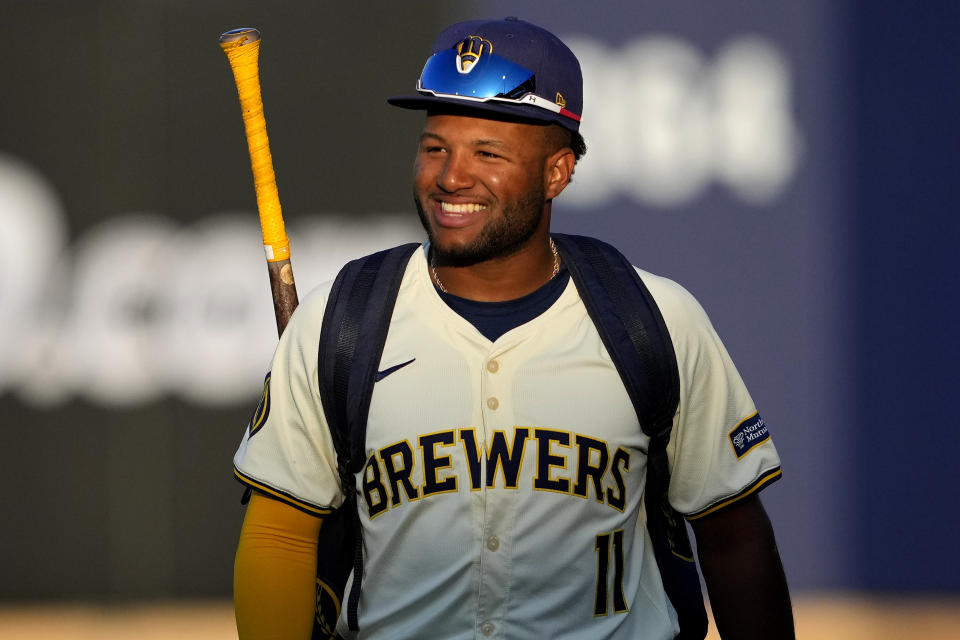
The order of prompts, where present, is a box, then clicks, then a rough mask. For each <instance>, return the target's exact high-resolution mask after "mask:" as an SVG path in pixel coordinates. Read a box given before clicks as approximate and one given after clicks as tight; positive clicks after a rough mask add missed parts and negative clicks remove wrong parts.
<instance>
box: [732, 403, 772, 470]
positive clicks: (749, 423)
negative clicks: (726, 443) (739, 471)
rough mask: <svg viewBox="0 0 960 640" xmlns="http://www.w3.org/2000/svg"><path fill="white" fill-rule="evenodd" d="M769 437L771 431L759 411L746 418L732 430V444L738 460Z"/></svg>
mask: <svg viewBox="0 0 960 640" xmlns="http://www.w3.org/2000/svg"><path fill="white" fill-rule="evenodd" d="M769 439H770V432H769V431H767V424H766V423H765V422H764V421H763V418H761V417H760V414H759V413H755V414H753V415H752V416H750V417H749V418H747V419H745V420H744V421H743V422H741V423H740V424H738V425H737V426H736V428H734V430H733V431H731V432H730V444H732V445H733V452H734V453H735V454H737V459H738V460H739V459H740V458H742V457H743V456H745V455H747V453H749V451H750V450H751V449H753V448H754V447H756V446H757V445H759V444H763V443H764V442H766V441H767V440H769Z"/></svg>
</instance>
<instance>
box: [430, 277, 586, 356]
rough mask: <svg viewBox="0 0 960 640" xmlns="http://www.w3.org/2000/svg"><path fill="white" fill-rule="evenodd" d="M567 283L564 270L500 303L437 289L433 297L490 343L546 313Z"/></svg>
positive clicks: (568, 278) (567, 278)
mask: <svg viewBox="0 0 960 640" xmlns="http://www.w3.org/2000/svg"><path fill="white" fill-rule="evenodd" d="M569 280H570V272H569V271H567V269H566V268H565V267H563V268H561V269H560V272H559V273H557V275H556V276H555V277H553V278H551V279H550V281H549V282H547V283H546V284H545V285H543V286H542V287H540V288H539V289H537V290H536V291H534V292H533V293H530V294H528V295H525V296H523V297H522V298H517V299H516V300H506V301H504V302H478V301H476V300H468V299H467V298H461V297H459V296H455V295H452V294H449V293H444V292H443V291H440V290H439V289H437V293H439V294H440V297H441V298H442V299H443V301H444V302H446V303H447V305H448V306H449V307H450V308H451V309H453V310H454V311H456V312H457V313H458V314H460V315H461V316H463V317H464V318H466V319H467V321H469V322H470V324H472V325H473V326H475V327H476V328H477V331H479V332H480V333H482V334H483V335H484V337H486V338H487V339H488V340H490V341H491V342H493V341H494V340H496V339H497V338H499V337H500V336H502V335H503V334H505V333H506V332H507V331H510V330H511V329H513V328H514V327H519V326H520V325H522V324H524V323H526V322H530V321H531V320H533V319H534V318H536V317H537V316H539V315H540V314H541V313H543V312H544V311H546V310H547V309H549V308H550V307H551V306H552V305H553V303H554V302H556V301H557V299H558V298H559V297H560V294H562V293H563V290H564V289H565V288H566V287H567V282H568V281H569Z"/></svg>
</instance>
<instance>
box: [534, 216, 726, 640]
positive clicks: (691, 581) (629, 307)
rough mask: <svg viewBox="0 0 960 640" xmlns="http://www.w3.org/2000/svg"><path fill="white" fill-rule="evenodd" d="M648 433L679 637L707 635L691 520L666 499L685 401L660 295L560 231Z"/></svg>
mask: <svg viewBox="0 0 960 640" xmlns="http://www.w3.org/2000/svg"><path fill="white" fill-rule="evenodd" d="M553 239H554V242H555V243H556V245H557V250H558V251H559V253H560V256H561V257H562V258H563V262H564V265H565V266H566V267H567V270H568V271H569V272H570V276H571V277H572V278H573V281H574V283H575V284H576V287H577V291H578V292H579V294H580V298H581V299H582V300H583V303H584V306H585V307H586V308H587V312H588V313H589V314H590V317H591V319H592V320H593V322H594V324H595V325H596V327H597V332H598V333H599V334H600V338H601V340H602V341H603V344H604V346H605V347H606V348H607V351H608V352H609V354H610V357H611V359H612V360H613V363H614V365H615V366H616V368H617V372H618V373H619V374H620V378H621V379H622V380H623V384H624V387H625V388H626V390H627V393H628V394H629V396H630V400H631V401H632V402H633V407H634V409H635V410H636V413H637V418H638V419H639V421H640V426H641V428H642V429H643V432H644V433H645V434H646V435H647V436H649V437H650V444H649V448H648V451H647V482H646V490H645V494H644V502H645V505H646V512H647V528H648V530H649V532H650V538H651V540H652V542H653V547H654V553H655V555H656V558H657V565H658V566H659V568H660V574H661V577H662V579H663V586H664V590H665V591H666V593H667V596H668V597H669V598H670V602H671V603H672V604H673V607H674V609H675V610H676V611H677V616H678V618H679V621H680V634H679V635H678V636H677V638H681V639H684V640H686V639H693V638H697V639H700V638H703V637H705V636H706V633H707V614H706V610H705V608H704V605H703V595H702V594H701V592H700V578H699V575H698V574H697V568H696V563H695V562H694V558H693V551H692V549H691V546H690V539H689V537H688V535H687V529H686V523H685V521H684V519H683V517H682V516H681V515H680V514H679V513H677V512H676V511H675V510H674V509H673V507H671V506H670V503H669V501H668V499H667V490H668V488H669V485H670V468H669V465H668V460H667V443H669V441H670V430H671V428H672V426H673V417H674V414H675V413H676V410H677V406H678V404H679V400H680V376H679V371H678V369H677V358H676V353H675V352H674V349H673V343H672V341H671V340H670V334H669V332H668V331H667V327H666V324H665V323H664V321H663V316H662V315H661V314H660V309H659V308H658V307H657V304H656V302H655V301H654V299H653V296H652V295H651V294H650V291H649V290H648V289H647V287H646V285H644V284H643V281H642V280H641V279H640V276H639V275H638V274H637V271H636V269H634V268H633V265H632V264H630V261H629V260H627V258H626V257H624V256H623V254H621V253H620V252H619V251H617V250H616V249H615V248H613V247H612V246H610V245H609V244H606V243H605V242H601V241H600V240H596V239H594V238H588V237H585V236H573V235H565V234H559V233H557V234H553Z"/></svg>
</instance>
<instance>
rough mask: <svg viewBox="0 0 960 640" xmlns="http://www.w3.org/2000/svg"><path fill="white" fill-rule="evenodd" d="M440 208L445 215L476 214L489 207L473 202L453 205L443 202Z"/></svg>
mask: <svg viewBox="0 0 960 640" xmlns="http://www.w3.org/2000/svg"><path fill="white" fill-rule="evenodd" d="M440 208H441V209H442V210H443V212H444V213H476V212H477V211H482V210H484V209H486V208H487V205H484V204H477V203H476V202H471V203H468V204H452V203H450V202H441V203H440Z"/></svg>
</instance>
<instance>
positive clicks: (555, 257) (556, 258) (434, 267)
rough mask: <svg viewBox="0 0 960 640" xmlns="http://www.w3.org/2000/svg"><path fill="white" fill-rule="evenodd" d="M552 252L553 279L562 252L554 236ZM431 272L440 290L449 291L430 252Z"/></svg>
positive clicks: (551, 239)
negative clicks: (558, 248) (559, 251)
mask: <svg viewBox="0 0 960 640" xmlns="http://www.w3.org/2000/svg"><path fill="white" fill-rule="evenodd" d="M550 252H551V253H553V271H552V272H551V273H550V280H553V279H554V278H555V277H557V274H558V273H559V272H560V254H559V253H558V252H557V245H555V244H554V243H553V238H550ZM430 273H431V274H432V275H433V281H434V282H436V283H437V287H439V288H440V291H443V292H444V293H447V288H446V287H445V286H443V281H442V280H440V275H439V274H438V273H437V262H436V260H435V259H434V257H433V254H432V253H431V254H430Z"/></svg>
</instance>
